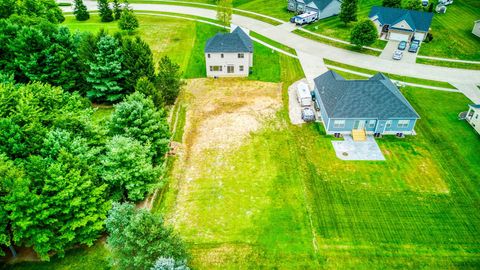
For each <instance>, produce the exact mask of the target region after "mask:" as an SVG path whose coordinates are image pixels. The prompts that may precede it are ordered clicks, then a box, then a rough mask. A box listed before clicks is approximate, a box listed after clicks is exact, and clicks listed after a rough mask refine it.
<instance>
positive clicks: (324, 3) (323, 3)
mask: <svg viewBox="0 0 480 270" xmlns="http://www.w3.org/2000/svg"><path fill="white" fill-rule="evenodd" d="M340 5H341V2H340V0H288V6H287V9H288V10H290V11H293V12H295V13H299V14H301V13H305V12H309V11H313V12H317V13H318V19H319V20H320V19H324V18H328V17H331V16H334V15H338V14H339V13H340Z"/></svg>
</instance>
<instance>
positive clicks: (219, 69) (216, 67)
mask: <svg viewBox="0 0 480 270" xmlns="http://www.w3.org/2000/svg"><path fill="white" fill-rule="evenodd" d="M210 71H222V66H210Z"/></svg>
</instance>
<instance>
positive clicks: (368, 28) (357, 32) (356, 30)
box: [350, 20, 378, 47]
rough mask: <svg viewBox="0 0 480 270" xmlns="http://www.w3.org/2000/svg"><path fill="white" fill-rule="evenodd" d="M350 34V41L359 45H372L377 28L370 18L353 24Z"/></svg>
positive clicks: (375, 38) (376, 34)
mask: <svg viewBox="0 0 480 270" xmlns="http://www.w3.org/2000/svg"><path fill="white" fill-rule="evenodd" d="M350 35H351V36H350V39H351V42H352V43H353V44H355V45H356V46H359V47H363V46H368V45H372V44H373V43H374V42H375V41H376V40H377V38H378V32H377V28H376V27H375V25H374V24H373V22H372V21H371V20H364V21H361V22H359V23H357V24H355V26H354V27H353V29H352V32H351V34H350Z"/></svg>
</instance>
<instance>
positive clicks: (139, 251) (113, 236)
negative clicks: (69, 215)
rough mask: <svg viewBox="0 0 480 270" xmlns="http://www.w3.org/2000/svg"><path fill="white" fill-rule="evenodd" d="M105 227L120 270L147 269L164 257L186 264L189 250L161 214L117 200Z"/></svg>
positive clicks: (108, 241) (184, 269)
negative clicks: (119, 202) (165, 222)
mask: <svg viewBox="0 0 480 270" xmlns="http://www.w3.org/2000/svg"><path fill="white" fill-rule="evenodd" d="M106 227H107V231H108V233H109V236H108V238H107V243H108V245H109V246H110V248H111V250H112V256H113V259H114V262H115V264H116V265H117V266H118V268H119V269H141V270H148V269H151V268H152V267H154V265H155V262H156V261H157V260H158V258H161V257H165V258H172V259H173V260H174V261H175V262H178V264H179V265H185V264H184V263H183V262H184V261H185V260H186V257H187V253H186V250H185V247H184V243H183V241H182V240H181V239H180V238H179V237H178V236H177V235H176V234H175V233H174V232H173V230H172V229H171V228H168V227H166V226H165V225H164V222H163V218H162V217H161V216H159V215H158V214H152V213H150V212H148V211H147V210H145V209H135V206H134V205H133V204H126V203H125V204H118V203H114V204H113V207H112V210H110V212H109V215H108V218H107V221H106ZM154 269H158V268H154ZM160 269H162V268H160ZM180 269H182V270H186V269H188V268H179V270H180Z"/></svg>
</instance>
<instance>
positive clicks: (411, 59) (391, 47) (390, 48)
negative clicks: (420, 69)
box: [380, 40, 418, 64]
mask: <svg viewBox="0 0 480 270" xmlns="http://www.w3.org/2000/svg"><path fill="white" fill-rule="evenodd" d="M399 43H400V41H396V40H389V41H388V43H387V45H386V46H385V48H384V49H383V51H382V53H381V54H380V58H381V59H385V60H390V61H393V62H402V63H413V64H415V62H416V60H417V54H418V51H417V52H416V53H411V52H408V46H409V45H410V43H408V44H407V48H405V50H403V57H402V59H400V60H394V59H393V58H392V56H393V52H394V51H395V50H397V48H398V44H399Z"/></svg>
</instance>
